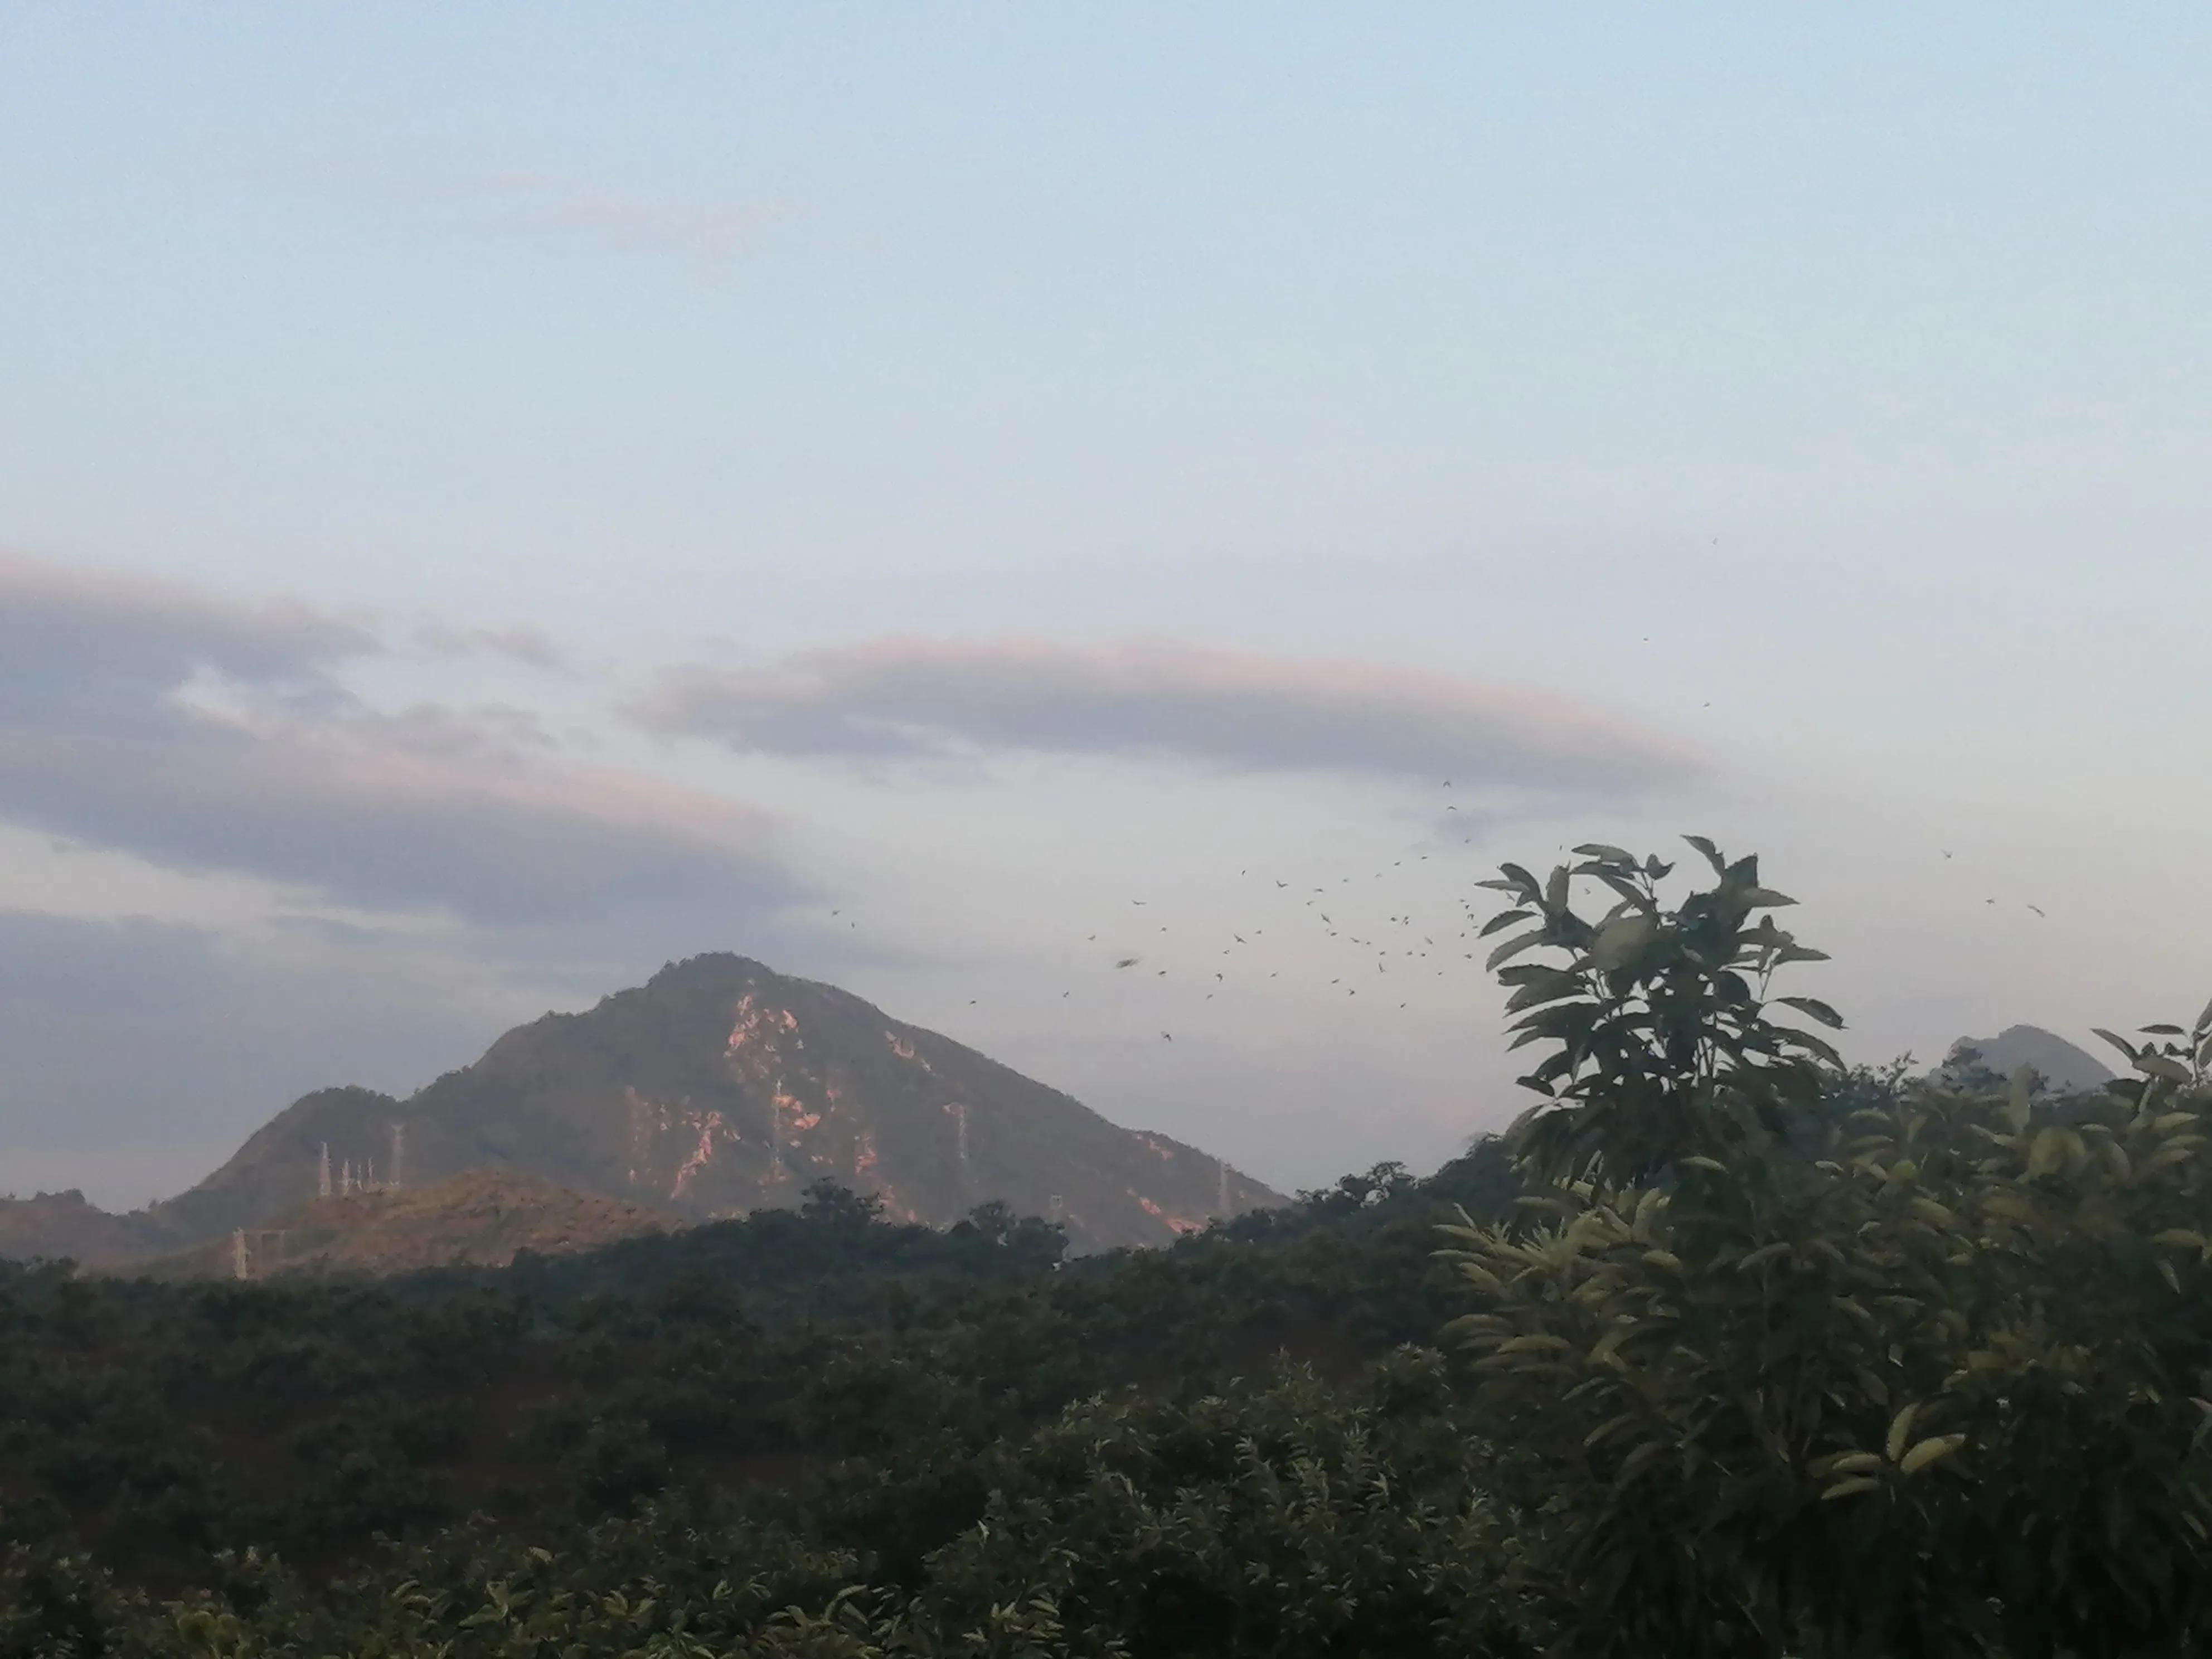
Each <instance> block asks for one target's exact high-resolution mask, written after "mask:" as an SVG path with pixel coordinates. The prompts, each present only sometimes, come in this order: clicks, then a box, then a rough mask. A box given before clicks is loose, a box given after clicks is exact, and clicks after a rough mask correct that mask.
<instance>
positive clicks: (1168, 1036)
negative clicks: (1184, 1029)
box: [1160, 1031, 1175, 1042]
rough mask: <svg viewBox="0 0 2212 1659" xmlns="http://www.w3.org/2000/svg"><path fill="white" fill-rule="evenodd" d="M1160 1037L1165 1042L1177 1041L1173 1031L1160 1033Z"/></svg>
mask: <svg viewBox="0 0 2212 1659" xmlns="http://www.w3.org/2000/svg"><path fill="white" fill-rule="evenodd" d="M1160 1036H1161V1038H1162V1040H1163V1041H1164V1042H1174V1041H1175V1033H1174V1032H1172V1031H1163V1032H1161V1033H1160Z"/></svg>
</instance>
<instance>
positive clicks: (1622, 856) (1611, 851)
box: [1575, 841, 1636, 870]
mask: <svg viewBox="0 0 2212 1659" xmlns="http://www.w3.org/2000/svg"><path fill="white" fill-rule="evenodd" d="M1575 854H1576V856H1577V857H1578V858H1586V859H1603V860H1606V861H1607V863H1609V864H1625V865H1626V866H1628V867H1629V868H1630V869H1632V870H1633V869H1634V868H1635V867H1636V855H1635V854H1633V853H1631V852H1629V851H1628V850H1627V849H1626V848H1620V847H1608V846H1607V844H1606V843H1605V842H1601V841H1586V842H1583V844H1582V845H1581V846H1579V847H1577V848H1575Z"/></svg>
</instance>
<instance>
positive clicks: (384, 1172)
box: [0, 955, 1283, 1261]
mask: <svg viewBox="0 0 2212 1659" xmlns="http://www.w3.org/2000/svg"><path fill="white" fill-rule="evenodd" d="M325 1148H327V1155H328V1158H329V1161H330V1167H331V1174H332V1177H333V1181H334V1184H335V1187H336V1188H337V1190H338V1191H340V1192H341V1193H343V1192H344V1191H345V1190H347V1189H349V1188H352V1187H355V1186H356V1185H368V1186H372V1187H374V1186H380V1185H383V1184H386V1183H387V1182H390V1181H392V1178H393V1177H394V1176H395V1174H396V1175H397V1176H398V1178H399V1179H400V1181H401V1182H402V1183H403V1186H406V1187H411V1186H414V1185H416V1184H419V1183H422V1182H429V1181H435V1180H439V1179H441V1178H443V1177H446V1176H453V1175H458V1174H460V1173H462V1172H464V1171H467V1170H482V1169H495V1170H519V1171H522V1172H524V1173H526V1174H529V1175H533V1176H539V1177H541V1178H543V1179H544V1180H546V1181H550V1182H554V1183H556V1185H558V1186H561V1187H564V1188H569V1189H572V1190H574V1191H576V1192H580V1193H591V1194H599V1196H601V1197H603V1198H609V1199H615V1200H621V1201H623V1202H625V1203H629V1204H635V1205H638V1206H646V1207H649V1208H652V1209H654V1210H658V1211H661V1212H665V1213H667V1214H669V1215H671V1216H672V1217H675V1218H679V1219H686V1220H703V1219H707V1218H713V1217H718V1216H731V1215H738V1214H743V1213H744V1212H747V1211H749V1210H753V1209H757V1208H763V1207H774V1206H795V1205H796V1204H797V1203H798V1202H799V1197H800V1194H802V1193H803V1192H804V1190H805V1188H806V1187H807V1185H808V1184H809V1183H810V1182H814V1181H817V1180H820V1179H823V1178H825V1177H826V1178H829V1179H831V1180H835V1181H838V1182H842V1183H844V1184H845V1185H847V1186H849V1187H852V1188H854V1189H855V1190H858V1191H861V1192H867V1193H875V1194H880V1195H881V1197H882V1199H883V1200H884V1207H885V1210H886V1212H887V1213H889V1214H890V1215H891V1216H893V1217H896V1218H901V1219H908V1220H915V1221H921V1222H924V1223H927V1224H929V1225H936V1226H942V1225H948V1224H950V1223H951V1222H953V1221H955V1220H957V1219H958V1218H960V1217H961V1216H963V1215H964V1214H965V1213H967V1212H968V1211H969V1210H970V1209H972V1208H974V1207H975V1206H977V1205H979V1204H981V1203H984V1202H987V1201H988V1200H994V1199H996V1200H1002V1201H1004V1202H1005V1203H1006V1204H1008V1205H1010V1206H1012V1208H1013V1209H1014V1210H1016V1211H1017V1212H1021V1213H1025V1214H1032V1215H1041V1216H1045V1217H1048V1218H1057V1219H1059V1220H1060V1221H1062V1222H1064V1223H1065V1224H1066V1227H1067V1230H1068V1234H1069V1237H1070V1240H1071V1242H1072V1243H1073V1244H1074V1245H1075V1246H1076V1248H1078V1249H1103V1248H1110V1247H1112V1246H1115V1245H1121V1244H1150V1243H1165V1242H1167V1241H1168V1240H1170V1239H1171V1238H1173V1237H1175V1235H1176V1233H1177V1232H1178V1231H1182V1230H1185V1229H1189V1228H1194V1227H1198V1226H1202V1225H1205V1223H1206V1220H1207V1219H1209V1218H1212V1217H1215V1216H1220V1215H1228V1214H1235V1213H1237V1212H1242V1211H1244V1210H1249V1209H1255V1208H1259V1207H1262V1206H1267V1205H1272V1204H1277V1203H1280V1202H1282V1201H1283V1200H1282V1199H1281V1196H1280V1194H1276V1193H1274V1192H1273V1191H1271V1190H1270V1189H1269V1188H1267V1187H1264V1186H1262V1185H1261V1184H1260V1183H1259V1182H1255V1181H1254V1180H1252V1179H1251V1178H1250V1177H1249V1176H1245V1175H1243V1174H1241V1173H1240V1172H1238V1171H1237V1170H1232V1169H1230V1168H1229V1167H1228V1166H1227V1165H1225V1164H1222V1163H1221V1162H1220V1161H1219V1160H1218V1159H1216V1158H1212V1157H1210V1156H1208V1155H1207V1154H1206V1153H1204V1152H1199V1151H1198V1150H1196V1149H1195V1148H1194V1147H1191V1146H1185V1145H1183V1144H1182V1142H1180V1141H1176V1140H1174V1139H1170V1138H1169V1137H1167V1136H1165V1135H1161V1134H1154V1133H1139V1132H1137V1131H1133V1130H1129V1129H1123V1128H1121V1127H1117V1126H1116V1125H1115V1124H1112V1123H1109V1122H1108V1121H1106V1120H1105V1119H1104V1118H1103V1117H1101V1116H1099V1115H1097V1113H1096V1112H1093V1111H1091V1109H1089V1108H1088V1107H1085V1106H1084V1105H1083V1104H1082V1103H1080V1102H1079V1101H1076V1100H1074V1099H1073V1098H1071V1097H1068V1096H1066V1095H1064V1094H1061V1093H1060V1092H1059V1091H1056V1090H1053V1089H1048V1088H1047V1087H1045V1086H1044V1085H1042V1084H1040V1083H1036V1082H1033V1081H1031V1080H1030V1079H1028V1078H1025V1077H1023V1076H1022V1075H1020V1074H1019V1073H1016V1072H1013V1071H1011V1070H1009V1069H1008V1068H1006V1066H1000V1065H999V1064H997V1063H996V1062H995V1061H994V1060H989V1059H987V1058H986V1057H985V1056H983V1055H982V1054H978V1053H976V1052H975V1050H974V1049H972V1048H964V1047H963V1046H962V1045H961V1044H959V1043H957V1042H952V1041H951V1040H950V1039H949V1038H946V1037H943V1036H939V1035H938V1034H937V1033H935V1032H933V1031H926V1030H921V1029H920V1028H919V1027H916V1026H911V1025H907V1024H902V1023H901V1022H899V1021H897V1020H894V1019H891V1018H888V1017H887V1016H886V1015H884V1013H883V1012H881V1011H880V1010H878V1009H877V1008H874V1007H872V1006H870V1005H869V1004H867V1003H866V1002H863V1001H862V1000H860V998H858V997H855V996H853V995H851V994H848V993H847V992H844V991H841V990H839V989H837V988H836V987H834V986H829V985H823V984H818V983H817V982H815V981H810V980H801V979H792V978H787V977H786V976H784V975H780V974H776V973H775V972H773V971H771V970H770V969H768V968H765V967H763V965H762V964H761V963H757V962H753V961H750V960H748V959H746V958H744V957H735V956H724V955H716V956H703V957H693V958H692V959H691V960H690V961H688V962H684V963H674V964H671V966H669V967H667V968H665V969H662V970H661V971H660V972H659V974H656V975H654V976H653V980H652V981H651V982H650V983H648V984H647V985H645V986H643V987H640V988H638V989H635V990H629V991H623V992H621V993H618V994H616V995H614V996H611V997H609V998H607V999H606V1000H605V1001H603V1002H601V1003H600V1004H599V1006H597V1007H595V1008H593V1009H592V1010H591V1011H590V1012H587V1013H582V1014H548V1015H547V1016H545V1017H544V1018H543V1019H540V1020H537V1021H535V1022H533V1023H532V1024H529V1025H525V1026H520V1027H518V1028H517V1029H516V1030H512V1031H509V1032H508V1033H507V1035H506V1036H502V1037H501V1038H500V1039H499V1041H498V1042H495V1043H494V1044H493V1045H492V1046H491V1048H489V1050H488V1051H486V1053H485V1054H484V1056H483V1058H482V1059H481V1060H477V1062H476V1063H475V1064H474V1065H472V1066H466V1067H464V1068H463V1069H462V1070H460V1071H458V1072H452V1073H447V1075H446V1076H444V1077H442V1078H440V1079H438V1080H437V1081H436V1082H435V1083H433V1084H431V1085H429V1086H428V1087H427V1088H425V1089H423V1090H422V1091H419V1092H418V1093H416V1095H415V1096H413V1097H411V1098H410V1099H409V1100H407V1101H405V1102H404V1103H401V1102H398V1101H395V1100H393V1099H392V1098H391V1097H389V1096H385V1095H380V1094H376V1093H374V1092H373V1091H368V1090H365V1089H328V1090H324V1091H320V1092H319V1093H316V1094H312V1095H308V1096H306V1097H303V1098H301V1100H299V1101H297V1102H295V1103H294V1104H293V1105H291V1106H290V1107H288V1108H287V1109H285V1110H284V1111H283V1112H281V1113H279V1114H278V1115H277V1116H276V1118H274V1119H273V1120H271V1121H270V1122H269V1123H268V1124H267V1125H265V1126H264V1127H263V1128H261V1129H260V1130H259V1131H258V1132H257V1133H255V1134H254V1135H253V1136H252V1138H251V1139H248V1140H247V1141H246V1144H245V1145H244V1146H241V1147H240V1149H239V1151H238V1152H237V1153H236V1155H235V1156H234V1157H233V1158H231V1159H230V1161H229V1162H228V1163H227V1164H224V1165H223V1166H222V1169H220V1170H216V1172H215V1174H213V1175H212V1176H209V1177H208V1178H207V1180H205V1181H204V1182H201V1183H200V1184H199V1185H198V1186H197V1187H195V1188H192V1189H191V1191H190V1192H187V1193H185V1194H180V1195H179V1196H178V1197H176V1198H174V1199H171V1200H167V1201H165V1202H163V1203H161V1204H158V1205H155V1206H152V1207H151V1209H150V1210H149V1211H147V1212H141V1214H140V1215H139V1216H136V1217H132V1218H108V1219H110V1220H116V1219H128V1220H130V1221H131V1223H132V1224H133V1225H134V1226H135V1227H136V1228H137V1231H138V1233H139V1235H140V1236H141V1237H143V1238H144V1240H145V1243H143V1245H142V1246H140V1249H142V1250H151V1249H162V1248H167V1249H177V1248H181V1247H185V1246H188V1245H192V1244H197V1243H204V1242H207V1241H210V1240H212V1239H216V1238H218V1237H222V1236H225V1235H228V1233H229V1232H230V1231H232V1230H233V1229H234V1228H239V1227H255V1226H261V1225H265V1224H266V1223H268V1222H269V1221H270V1218H274V1217H277V1216H281V1215H283V1214H285V1213H287V1212H290V1211H292V1210H295V1209H296V1208H297V1207H298V1206H299V1205H300V1204H301V1202H302V1201H303V1200H306V1199H307V1198H310V1197H312V1196H313V1195H314V1194H315V1193H316V1192H317V1190H318V1185H319V1178H320V1165H321V1163H322V1160H323V1158H324V1157H325ZM42 1201H43V1200H42ZM8 1207H9V1206H4V1205H0V1212H4V1211H5V1210H6V1209H7V1208H8ZM18 1207H20V1206H18ZM87 1207H89V1206H87ZM93 1213H94V1215H97V1214H98V1213H99V1212H93ZM0 1225H4V1223H3V1222H0ZM23 1231H24V1229H21V1228H18V1229H17V1230H16V1232H17V1235H18V1236H17V1237H15V1240H14V1241H13V1242H12V1243H8V1242H0V1249H8V1250H9V1253H10V1254H15V1255H25V1254H31V1253H33V1251H35V1252H36V1253H40V1254H49V1255H56V1254H62V1253H63V1251H62V1249H59V1248H58V1247H57V1245H55V1244H53V1243H37V1244H35V1245H33V1248H32V1249H25V1248H23V1244H22V1240H21V1236H20V1235H21V1233H22V1232H23ZM7 1238H8V1235H7V1234H6V1233H5V1232H0V1241H5V1240H7ZM85 1254H86V1255H87V1257H88V1259H94V1260H109V1261H112V1260H113V1259H114V1257H113V1255H111V1254H108V1253H106V1252H105V1251H103V1252H100V1253H98V1254H95V1253H94V1252H90V1251H88V1252H86V1253H85Z"/></svg>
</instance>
